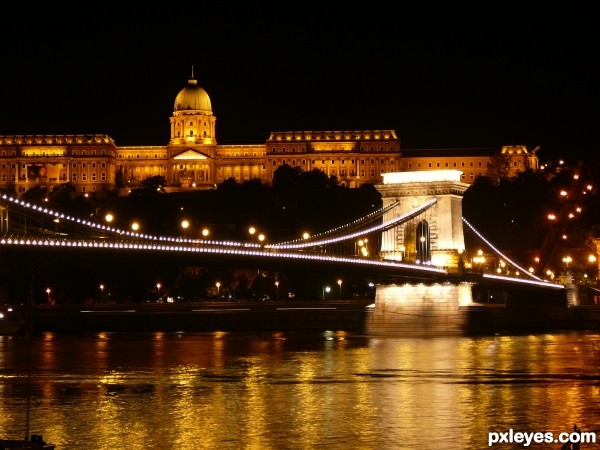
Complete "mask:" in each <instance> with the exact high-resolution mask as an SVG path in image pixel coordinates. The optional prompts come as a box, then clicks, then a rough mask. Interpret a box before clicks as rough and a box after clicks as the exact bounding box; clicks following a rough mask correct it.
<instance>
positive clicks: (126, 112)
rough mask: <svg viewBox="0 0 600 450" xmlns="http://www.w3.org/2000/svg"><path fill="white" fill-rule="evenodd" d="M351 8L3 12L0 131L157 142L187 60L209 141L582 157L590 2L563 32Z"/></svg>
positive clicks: (590, 60)
mask: <svg viewBox="0 0 600 450" xmlns="http://www.w3.org/2000/svg"><path fill="white" fill-rule="evenodd" d="M146 9H147V7H146ZM248 12H249V11H248ZM181 14H183V16H181ZM364 14H368V12H367V13H365V12H360V11H359V12H357V13H356V14H355V15H354V17H337V18H336V20H337V19H339V22H337V21H336V22H331V20H332V16H329V17H321V16H320V15H316V14H312V13H310V12H309V11H301V12H299V13H297V14H294V16H295V17H297V18H298V19H297V20H295V21H291V20H289V17H288V18H283V17H280V18H274V17H268V18H267V17H264V18H263V20H257V19H253V20H246V19H242V18H241V17H242V16H243V14H239V15H238V16H236V18H232V17H230V16H225V15H223V14H221V15H219V14H218V13H213V14H208V13H203V12H202V11H201V10H200V11H195V10H194V9H193V8H191V9H190V11H189V12H187V13H186V12H183V13H180V17H179V19H180V20H172V23H165V22H169V19H168V16H167V15H161V11H158V10H150V11H144V14H140V16H141V17H143V18H144V20H139V19H137V18H136V19H134V20H135V21H134V22H131V21H128V20H124V19H123V18H122V17H121V16H119V20H116V19H115V18H114V17H112V16H111V15H110V14H109V13H105V14H103V15H102V16H101V17H98V16H96V15H93V16H89V17H86V16H84V18H83V19H82V20H74V19H72V18H65V19H62V20H59V19H56V17H59V16H60V14H58V13H56V12H54V13H53V20H46V21H42V16H43V14H39V17H36V18H35V19H32V20H23V21H22V22H21V21H15V22H14V23H12V24H10V25H6V26H4V25H3V27H2V28H1V29H0V51H1V52H2V54H1V58H2V66H1V67H0V134H44V133H47V134H66V133H100V134H108V135H109V136H111V137H112V138H113V139H114V140H115V142H116V143H117V145H119V146H124V145H166V144H167V143H168V139H169V117H170V115H171V113H172V111H173V103H174V100H175V96H176V95H177V93H178V92H179V90H180V89H182V88H183V87H184V86H185V85H186V83H187V80H188V78H189V76H190V73H191V67H192V65H193V66H194V68H195V73H196V78H197V79H198V82H199V84H200V86H202V87H203V88H204V89H205V90H206V91H207V93H208V95H209V97H210V99H211V101H212V107H213V112H214V114H215V115H216V117H217V142H218V143H219V144H263V143H264V142H265V140H266V139H267V138H268V136H269V133H270V132H271V131H284V130H350V129H357V130H359V129H395V130H396V132H397V134H398V136H399V137H400V139H401V141H402V147H403V148H444V147H448V148H456V147H495V146H501V145H504V144H523V145H527V146H528V147H531V148H533V147H536V146H538V145H539V146H541V151H540V153H539V156H540V157H541V158H542V159H544V158H545V157H546V158H551V157H554V156H565V155H567V156H573V155H578V156H579V155H581V156H586V155H593V154H594V153H597V148H598V142H599V138H600V136H599V133H598V128H599V122H598V114H597V108H598V97H599V96H598V87H597V86H598V79H599V78H598V76H597V75H598V69H597V68H596V66H597V62H596V61H595V59H597V57H598V55H599V54H600V52H598V44H597V42H598V39H597V36H595V31H594V30H595V29H596V26H595V25H593V26H592V24H591V20H592V15H591V11H590V12H589V14H587V13H586V12H585V11H583V12H580V13H579V12H578V13H577V14H573V15H572V17H569V18H568V19H567V21H568V22H569V23H570V27H569V28H568V29H565V28H564V27H562V28H561V27H557V26H556V25H555V24H554V25H548V26H540V27H537V28H534V27H533V26H532V25H531V23H534V22H531V23H529V22H527V21H526V20H525V19H524V18H522V17H521V18H520V22H519V21H516V22H509V23H508V24H506V23H505V24H503V25H502V26H499V25H494V24H484V25H479V26H478V27H476V28H473V27H468V28H466V29H465V26H466V25H465V24H457V23H454V22H452V23H451V24H449V25H446V26H445V27H440V26H439V25H436V24H434V23H431V22H423V23H422V24H420V26H416V25H417V24H414V23H413V22H412V21H411V20H410V18H407V15H406V14H404V15H401V16H399V17H389V16H391V12H389V11H388V12H386V11H378V12H377V14H378V20H379V21H380V22H378V23H377V24H375V23H369V22H368V21H367V22H360V21H359V20H358V19H360V18H361V16H363V15H364ZM188 16H189V17H188ZM132 17H133V16H132ZM183 17H186V18H185V19H183ZM593 17H595V16H593ZM200 18H201V19H200ZM125 19H127V18H125ZM159 19H160V20H159ZM578 21H581V23H579V22H578ZM409 22H410V25H411V26H407V25H406V24H407V23H409ZM586 22H590V24H589V26H588V25H586ZM124 24H126V25H124ZM408 28H410V31H409V30H408ZM458 29H461V31H460V32H458V31H457V30H458ZM592 37H593V38H594V40H592Z"/></svg>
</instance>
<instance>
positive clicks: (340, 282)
mask: <svg viewBox="0 0 600 450" xmlns="http://www.w3.org/2000/svg"><path fill="white" fill-rule="evenodd" d="M337 284H339V285H340V299H341V298H342V280H338V281H337Z"/></svg>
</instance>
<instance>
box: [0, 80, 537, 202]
mask: <svg viewBox="0 0 600 450" xmlns="http://www.w3.org/2000/svg"><path fill="white" fill-rule="evenodd" d="M170 128H171V134H170V135H171V138H170V140H169V143H168V144H167V145H157V146H128V147H119V146H117V145H116V144H115V142H114V141H113V139H111V138H110V137H109V136H107V135H100V134H77V135H71V134H70V135H6V136H0V164H1V166H0V188H3V189H8V190H11V191H14V192H15V193H16V194H17V195H21V194H22V193H24V192H25V191H27V190H28V189H30V188H32V187H34V186H40V185H41V186H45V187H47V188H48V189H49V190H51V189H52V188H53V187H54V186H57V185H60V184H64V183H71V184H72V185H73V186H74V188H75V190H76V192H78V193H80V194H82V193H100V192H107V191H114V190H118V192H119V194H121V195H126V194H127V193H128V192H129V191H130V189H132V188H135V187H137V186H138V185H139V184H140V182H141V181H143V180H144V179H146V178H148V177H152V176H162V177H164V178H165V180H166V190H167V191H168V192H175V191H186V190H193V189H210V188H214V186H215V185H216V184H218V183H221V182H223V181H225V180H227V179H230V178H233V179H235V180H236V181H237V182H238V183H243V182H245V181H249V180H253V179H259V180H261V182H263V183H265V184H270V183H271V181H272V180H273V174H274V173H275V171H276V170H277V168H279V167H281V166H283V165H288V166H290V167H292V168H296V167H299V168H300V169H302V170H303V171H311V170H313V169H318V170H321V171H323V172H324V173H326V174H327V175H328V176H335V177H337V179H338V181H339V182H340V183H341V184H343V185H345V186H348V187H358V186H360V185H361V184H364V183H372V184H379V183H381V180H382V174H384V173H389V172H402V171H417V170H440V169H456V170H460V171H462V172H463V174H462V181H464V182H467V183H471V182H473V181H474V180H475V178H477V177H478V176H481V175H485V174H486V173H487V170H488V168H489V167H490V166H491V165H493V164H494V163H495V162H497V161H504V162H503V164H505V167H506V168H508V175H509V176H510V175H514V174H516V173H518V172H520V171H523V170H526V169H528V168H531V169H537V168H538V159H537V156H536V155H535V151H529V150H528V149H527V148H526V147H525V146H506V147H502V148H501V149H434V150H431V149H429V150H423V149H420V150H401V148H400V139H399V138H398V137H397V136H396V132H395V131H394V130H361V131H273V132H271V134H270V136H269V138H268V139H267V141H266V142H265V143H262V144H243V145H217V139H216V117H215V116H214V115H213V111H212V105H211V101H210V98H209V96H208V94H207V93H206V91H205V90H204V89H203V88H202V87H200V86H199V85H198V82H197V80H196V79H195V78H194V76H193V75H192V78H191V79H190V80H188V83H187V85H186V86H185V87H184V88H183V89H181V91H179V93H178V94H177V96H176V97H175V102H174V108H173V114H172V116H171V117H170Z"/></svg>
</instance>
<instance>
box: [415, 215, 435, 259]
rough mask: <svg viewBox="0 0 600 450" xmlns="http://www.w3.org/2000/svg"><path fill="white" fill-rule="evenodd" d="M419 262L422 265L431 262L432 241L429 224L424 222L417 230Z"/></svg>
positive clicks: (419, 224) (418, 225) (420, 223)
mask: <svg viewBox="0 0 600 450" xmlns="http://www.w3.org/2000/svg"><path fill="white" fill-rule="evenodd" d="M416 231H417V232H416V236H415V237H416V247H417V261H419V262H421V264H425V263H429V262H431V241H430V239H429V224H428V223H427V221H426V220H422V221H421V222H419V223H418V224H417V230H416Z"/></svg>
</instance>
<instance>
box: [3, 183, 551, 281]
mask: <svg viewBox="0 0 600 450" xmlns="http://www.w3.org/2000/svg"><path fill="white" fill-rule="evenodd" d="M1 198H2V199H3V200H6V201H8V202H12V203H14V204H16V205H18V206H20V207H24V208H29V209H32V210H33V211H36V212H38V213H42V214H46V215H48V216H51V217H53V220H55V221H56V220H68V221H71V222H74V223H76V224H79V225H82V226H86V227H89V228H92V229H99V230H102V231H106V232H110V233H115V234H117V235H119V236H130V237H133V238H137V239H143V240H148V241H160V242H175V243H176V244H175V245H169V244H163V243H155V242H140V241H131V242H109V241H96V240H85V239H78V240H76V241H70V240H68V239H64V238H63V239H52V238H43V239H42V238H38V239H35V238H31V237H27V236H23V237H19V236H14V237H3V238H2V239H0V245H9V246H11V245H22V246H43V247H72V248H106V249H118V250H124V249H132V250H142V251H174V252H186V253H204V254H206V253H210V254H220V255H236V256H248V257H266V258H287V259H301V260H311V261H323V262H336V263H346V264H355V265H364V266H379V267H388V268H398V269H410V270H416V271H422V272H432V273H437V274H441V275H444V274H448V272H447V270H446V269H445V268H443V267H437V266H432V265H423V264H407V263H402V262H398V261H390V260H385V261H382V260H370V259H365V258H348V257H337V256H328V255H321V254H310V253H290V252H287V253H284V252H281V251H279V250H280V249H297V248H307V247H311V246H320V245H325V244H330V243H335V242H340V241H343V240H348V239H353V238H355V237H358V236H363V235H365V234H368V233H372V232H375V231H379V230H382V229H386V228H390V227H392V226H395V225H398V224H400V223H402V222H405V221H407V220H409V219H411V218H413V217H415V216H417V215H418V214H420V213H422V212H423V211H425V210H426V209H428V208H429V207H431V206H432V205H434V204H435V203H436V202H437V199H436V198H434V199H432V200H430V201H429V202H427V203H425V204H423V205H422V206H420V207H419V208H416V209H414V210H412V211H410V212H408V213H406V214H403V215H401V216H399V217H397V218H395V219H394V220H391V221H388V222H385V223H383V224H381V225H378V226H375V227H371V228H369V229H366V230H362V231H360V232H357V233H352V234H348V235H344V236H341V237H338V238H332V239H323V240H316V241H311V242H306V243H303V244H286V243H281V244H272V245H261V244H258V243H252V242H235V241H209V240H206V241H204V240H189V239H182V238H180V237H172V236H151V235H145V234H141V233H136V232H133V231H127V230H122V229H118V228H114V227H110V226H107V225H103V224H99V223H96V222H93V221H90V220H85V219H81V218H77V217H72V216H70V215H65V214H63V213H60V212H58V211H53V210H51V209H48V208H46V207H43V206H39V205H35V204H31V203H29V202H25V201H22V200H19V199H16V198H14V197H11V196H8V195H6V194H3V195H2V197H1ZM388 206H389V209H391V208H393V207H395V206H397V205H394V204H392V205H388ZM382 211H383V210H381V211H378V212H374V213H371V214H370V215H368V216H365V217H363V218H361V219H357V220H356V221H355V222H361V221H363V220H365V219H366V218H367V217H369V216H371V215H375V214H381V213H382ZM462 220H463V222H464V223H465V224H466V225H467V226H468V227H469V229H471V230H472V231H473V232H474V233H475V234H476V235H477V236H478V237H479V238H480V239H481V240H482V241H483V242H485V243H486V244H487V245H488V246H489V247H490V248H491V249H493V250H494V251H495V252H496V253H497V254H498V255H500V256H501V257H503V258H504V259H506V260H507V261H508V262H509V263H510V264H512V265H513V266H514V267H516V268H518V269H519V270H522V271H523V273H526V274H527V275H529V276H531V277H532V278H534V279H535V280H537V281H531V280H524V279H522V278H510V277H499V276H496V275H490V274H484V277H487V278H502V279H505V280H510V281H514V282H523V283H530V284H537V285H543V286H552V287H554V286H556V287H562V285H559V284H555V283H549V282H546V281H543V280H541V278H539V277H537V276H535V275H533V274H531V273H529V272H528V271H527V270H525V269H523V268H522V267H520V266H519V265H518V264H517V263H515V262H514V261H511V260H510V259H509V258H507V257H506V256H505V255H504V254H502V252H501V251H500V250H498V249H497V248H496V247H494V246H493V245H492V244H491V243H490V242H489V241H488V240H487V239H485V237H483V235H481V233H479V232H478V231H477V230H476V229H475V228H474V227H473V226H472V225H471V224H470V223H469V222H468V221H467V220H466V219H464V218H463V219H462ZM338 228H341V227H338ZM334 231H336V229H333V230H329V231H328V232H325V233H321V235H323V234H330V233H332V232H334ZM182 243H187V244H193V245H182ZM200 245H204V246H200ZM248 248H253V249H248Z"/></svg>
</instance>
